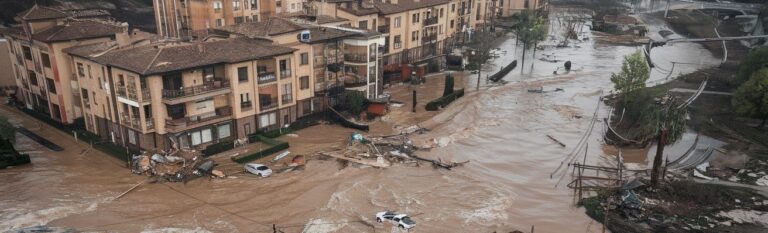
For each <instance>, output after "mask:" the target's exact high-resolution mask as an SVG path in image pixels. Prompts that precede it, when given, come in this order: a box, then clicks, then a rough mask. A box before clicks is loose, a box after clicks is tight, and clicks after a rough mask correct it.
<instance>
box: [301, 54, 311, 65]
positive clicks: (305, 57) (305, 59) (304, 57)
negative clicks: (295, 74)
mask: <svg viewBox="0 0 768 233" xmlns="http://www.w3.org/2000/svg"><path fill="white" fill-rule="evenodd" d="M299 64H301V65H306V64H309V53H301V62H300V63H299Z"/></svg>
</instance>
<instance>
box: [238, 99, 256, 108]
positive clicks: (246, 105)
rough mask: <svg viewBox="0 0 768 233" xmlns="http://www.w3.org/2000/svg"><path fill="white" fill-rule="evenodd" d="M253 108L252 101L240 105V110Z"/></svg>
mask: <svg viewBox="0 0 768 233" xmlns="http://www.w3.org/2000/svg"><path fill="white" fill-rule="evenodd" d="M252 106H253V102H251V101H248V102H242V103H240V108H250V107H252Z"/></svg>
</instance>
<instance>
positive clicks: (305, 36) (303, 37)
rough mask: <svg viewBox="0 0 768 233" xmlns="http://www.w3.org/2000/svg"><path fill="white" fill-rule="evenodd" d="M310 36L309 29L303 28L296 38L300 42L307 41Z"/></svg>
mask: <svg viewBox="0 0 768 233" xmlns="http://www.w3.org/2000/svg"><path fill="white" fill-rule="evenodd" d="M311 38H312V36H311V35H310V33H309V30H304V31H302V32H301V33H299V35H298V39H299V41H300V42H302V43H309V41H310V39H311Z"/></svg>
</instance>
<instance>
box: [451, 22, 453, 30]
mask: <svg viewBox="0 0 768 233" xmlns="http://www.w3.org/2000/svg"><path fill="white" fill-rule="evenodd" d="M451 28H453V20H451Z"/></svg>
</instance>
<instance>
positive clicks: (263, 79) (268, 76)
mask: <svg viewBox="0 0 768 233" xmlns="http://www.w3.org/2000/svg"><path fill="white" fill-rule="evenodd" d="M257 81H258V83H259V84H265V83H271V82H274V81H277V77H276V76H275V73H274V72H268V73H261V74H259V78H258V80H257Z"/></svg>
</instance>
